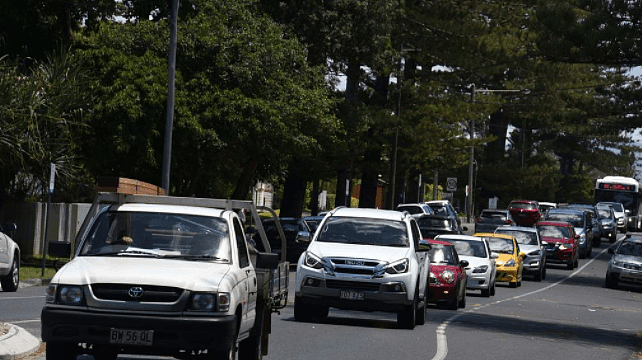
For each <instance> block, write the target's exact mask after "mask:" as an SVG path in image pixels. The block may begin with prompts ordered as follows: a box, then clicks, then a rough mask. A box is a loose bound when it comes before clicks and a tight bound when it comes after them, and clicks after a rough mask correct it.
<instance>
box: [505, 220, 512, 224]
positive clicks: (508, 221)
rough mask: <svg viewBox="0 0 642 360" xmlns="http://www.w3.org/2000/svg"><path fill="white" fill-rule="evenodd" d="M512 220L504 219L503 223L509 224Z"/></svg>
mask: <svg viewBox="0 0 642 360" xmlns="http://www.w3.org/2000/svg"><path fill="white" fill-rule="evenodd" d="M512 223H513V222H512V221H510V220H508V219H507V220H504V225H511V224H512Z"/></svg>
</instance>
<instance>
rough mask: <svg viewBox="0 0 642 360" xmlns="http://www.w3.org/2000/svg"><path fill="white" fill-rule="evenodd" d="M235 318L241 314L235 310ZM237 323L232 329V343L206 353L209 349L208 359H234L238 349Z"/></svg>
mask: <svg viewBox="0 0 642 360" xmlns="http://www.w3.org/2000/svg"><path fill="white" fill-rule="evenodd" d="M236 315H237V318H238V317H240V316H241V314H240V313H239V312H238V311H237V313H236ZM238 325H239V324H238V323H237V326H236V328H235V329H234V337H233V340H232V343H231V344H229V346H228V347H227V349H210V350H209V351H208V353H209V352H210V351H211V352H212V356H211V357H209V356H208V359H212V358H213V360H236V351H237V350H238V343H239V329H238V327H239V326H238Z"/></svg>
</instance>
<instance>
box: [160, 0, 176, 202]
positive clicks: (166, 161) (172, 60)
mask: <svg viewBox="0 0 642 360" xmlns="http://www.w3.org/2000/svg"><path fill="white" fill-rule="evenodd" d="M178 1H179V0H172V19H171V22H170V26H169V59H168V62H169V68H168V74H167V114H166V116H165V146H164V150H163V189H165V195H169V173H170V168H171V162H172V132H173V130H174V87H175V83H176V43H177V38H178V35H177V33H178V30H177V26H178Z"/></svg>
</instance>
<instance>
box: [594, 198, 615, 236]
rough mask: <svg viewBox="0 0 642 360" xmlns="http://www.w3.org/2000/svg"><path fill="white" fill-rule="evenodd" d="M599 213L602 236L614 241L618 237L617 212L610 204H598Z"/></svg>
mask: <svg viewBox="0 0 642 360" xmlns="http://www.w3.org/2000/svg"><path fill="white" fill-rule="evenodd" d="M597 214H598V216H599V217H600V222H601V224H602V236H603V237H605V238H607V239H609V242H612V243H614V242H615V240H616V238H617V220H616V219H615V212H614V211H613V208H612V207H610V206H598V207H597Z"/></svg>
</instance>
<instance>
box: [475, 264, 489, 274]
mask: <svg viewBox="0 0 642 360" xmlns="http://www.w3.org/2000/svg"><path fill="white" fill-rule="evenodd" d="M486 271H488V265H482V266H478V267H476V268H475V269H474V270H473V274H483V273H485V272H486Z"/></svg>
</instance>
